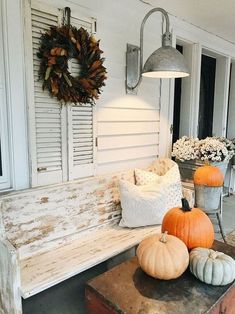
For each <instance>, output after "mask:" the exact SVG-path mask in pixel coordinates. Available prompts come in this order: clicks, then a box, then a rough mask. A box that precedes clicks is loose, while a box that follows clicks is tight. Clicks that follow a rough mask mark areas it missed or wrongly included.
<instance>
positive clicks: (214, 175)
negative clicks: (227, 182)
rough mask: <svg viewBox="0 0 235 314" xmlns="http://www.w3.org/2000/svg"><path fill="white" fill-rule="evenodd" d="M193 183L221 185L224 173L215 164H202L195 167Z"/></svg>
mask: <svg viewBox="0 0 235 314" xmlns="http://www.w3.org/2000/svg"><path fill="white" fill-rule="evenodd" d="M193 181H194V184H197V185H205V186H222V185H223V183H224V175H223V173H222V171H221V170H220V169H219V168H218V167H215V166H211V165H204V166H202V167H199V168H197V170H196V171H195V173H194V178H193Z"/></svg>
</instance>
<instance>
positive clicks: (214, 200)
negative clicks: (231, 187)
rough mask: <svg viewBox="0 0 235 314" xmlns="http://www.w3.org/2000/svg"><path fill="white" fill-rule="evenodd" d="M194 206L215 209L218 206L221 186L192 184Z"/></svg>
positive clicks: (206, 209) (209, 209)
mask: <svg viewBox="0 0 235 314" xmlns="http://www.w3.org/2000/svg"><path fill="white" fill-rule="evenodd" d="M194 189H195V203H196V206H197V207H199V208H201V209H202V210H203V209H204V210H205V211H206V212H207V211H216V210H218V209H219V208H220V198H221V189H222V187H221V186H219V187H212V186H204V185H197V184H194Z"/></svg>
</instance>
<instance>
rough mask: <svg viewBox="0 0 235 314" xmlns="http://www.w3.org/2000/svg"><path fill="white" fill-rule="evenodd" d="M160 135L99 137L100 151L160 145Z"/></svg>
mask: <svg viewBox="0 0 235 314" xmlns="http://www.w3.org/2000/svg"><path fill="white" fill-rule="evenodd" d="M158 142H159V134H156V133H153V134H132V135H121V136H105V137H99V140H98V149H99V150H104V149H105V150H107V149H115V148H123V147H137V146H145V145H158Z"/></svg>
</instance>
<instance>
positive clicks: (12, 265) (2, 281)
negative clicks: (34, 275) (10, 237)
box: [0, 240, 22, 314]
mask: <svg viewBox="0 0 235 314" xmlns="http://www.w3.org/2000/svg"><path fill="white" fill-rule="evenodd" d="M19 287H20V276H19V265H18V258H17V252H16V250H15V249H14V247H12V245H11V244H10V243H9V242H8V241H5V240H0V314H22V306H21V295H20V289H19Z"/></svg>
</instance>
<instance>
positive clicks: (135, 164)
mask: <svg viewBox="0 0 235 314" xmlns="http://www.w3.org/2000/svg"><path fill="white" fill-rule="evenodd" d="M157 158H158V156H155V155H154V156H150V157H147V158H138V157H137V158H133V159H131V160H124V161H123V160H121V161H116V162H110V163H106V164H100V165H99V167H98V169H97V174H103V173H110V172H112V171H122V170H128V169H134V168H146V167H147V166H149V165H150V164H151V163H152V162H153V161H154V160H156V159H157Z"/></svg>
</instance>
